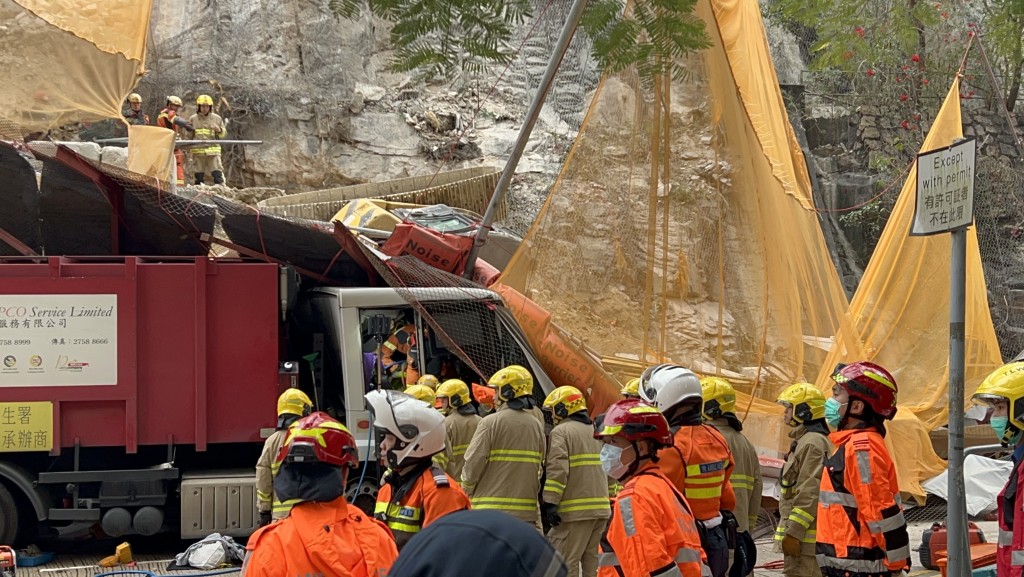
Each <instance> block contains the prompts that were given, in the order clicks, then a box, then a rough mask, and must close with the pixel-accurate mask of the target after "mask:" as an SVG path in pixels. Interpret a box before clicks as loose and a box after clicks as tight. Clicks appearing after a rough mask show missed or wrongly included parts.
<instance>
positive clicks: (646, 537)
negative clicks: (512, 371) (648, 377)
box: [594, 399, 710, 577]
mask: <svg viewBox="0 0 1024 577" xmlns="http://www.w3.org/2000/svg"><path fill="white" fill-rule="evenodd" d="M599 420H600V424H599V425H598V427H597V430H596V431H595V432H594V437H595V438H597V439H601V440H602V441H604V446H603V447H602V448H601V467H602V469H604V472H605V474H606V475H608V476H609V477H611V478H612V479H614V480H616V481H618V482H620V483H623V487H622V490H621V491H619V493H618V494H617V495H616V496H615V501H614V504H613V506H612V518H611V522H609V523H608V529H607V530H606V532H605V534H604V537H602V539H601V550H600V555H598V565H599V566H600V569H599V572H598V575H600V576H601V577H648V576H650V575H662V576H672V575H675V576H677V577H679V576H682V577H707V576H708V575H710V569H709V568H708V567H707V565H706V561H707V557H706V556H705V555H704V552H703V551H702V549H701V537H700V531H699V529H698V528H697V522H696V519H695V518H694V516H693V512H692V510H691V508H690V505H689V504H688V503H687V499H684V498H683V495H682V493H680V492H679V490H678V489H676V487H675V485H674V483H672V482H671V481H670V480H669V479H668V478H667V477H666V476H665V473H664V472H663V471H662V470H661V468H660V467H659V457H660V455H662V454H664V449H665V448H671V447H672V445H673V440H672V431H671V429H669V424H668V421H667V420H665V417H664V415H662V414H661V413H660V412H658V409H656V408H654V407H652V406H650V405H647V404H646V403H644V402H643V401H641V400H640V399H624V400H621V401H618V402H616V403H614V404H612V406H610V407H609V408H608V412H607V413H605V414H604V416H603V419H599ZM659 449H661V452H659Z"/></svg>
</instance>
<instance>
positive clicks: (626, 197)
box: [501, 0, 847, 450]
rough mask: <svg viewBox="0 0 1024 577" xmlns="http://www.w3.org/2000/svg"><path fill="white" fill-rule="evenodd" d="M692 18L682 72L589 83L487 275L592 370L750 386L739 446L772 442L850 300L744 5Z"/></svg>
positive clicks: (778, 446)
mask: <svg viewBox="0 0 1024 577" xmlns="http://www.w3.org/2000/svg"><path fill="white" fill-rule="evenodd" d="M697 10H698V14H699V15H700V17H701V18H702V19H703V20H704V22H705V23H706V25H707V26H706V27H707V31H708V34H709V36H710V37H711V41H712V44H713V46H712V48H710V49H707V50H704V51H701V52H700V53H698V54H695V55H694V56H693V57H691V58H690V59H689V60H688V61H686V62H685V66H686V67H687V68H688V70H689V72H690V74H689V77H688V78H687V79H685V80H682V81H671V80H670V79H667V78H665V79H662V80H661V81H660V82H656V83H655V86H644V85H643V83H641V82H640V81H639V80H638V79H637V77H636V76H635V74H632V73H631V72H626V73H623V74H619V75H614V76H609V77H607V78H605V79H604V80H603V81H602V83H601V85H600V86H599V88H598V89H597V91H596V92H595V94H593V95H592V101H591V105H590V108H589V111H588V114H587V117H586V119H585V121H584V124H583V126H582V129H581V132H580V134H579V136H578V137H577V139H576V141H575V144H574V146H573V149H572V151H571V153H570V155H569V157H568V159H567V160H566V163H565V165H564V167H563V170H562V172H561V175H560V177H559V179H558V181H557V183H556V184H555V186H554V188H553V189H552V191H551V193H550V195H549V197H548V199H547V201H546V203H545V205H544V206H543V208H542V210H541V213H540V215H539V216H538V218H537V220H536V222H535V223H534V225H533V227H532V228H531V230H530V231H529V233H528V234H527V236H526V239H525V241H524V243H523V245H522V248H521V249H520V250H519V251H518V252H517V254H516V255H515V256H514V257H513V259H512V262H511V263H510V264H509V266H508V268H507V269H506V271H505V274H504V275H503V277H502V279H501V282H502V283H504V284H505V285H506V286H507V287H511V288H513V289H516V290H517V291H519V292H521V293H523V294H524V295H525V296H526V297H527V298H529V299H531V300H532V301H534V302H535V303H537V304H538V305H539V306H540V307H542V309H546V311H548V312H550V314H551V318H550V326H553V327H556V328H557V331H558V332H559V333H560V334H562V335H563V336H564V338H563V339H562V340H563V341H566V342H570V343H576V344H577V345H582V347H581V348H582V349H584V350H589V351H591V352H592V354H590V355H584V356H589V357H591V358H598V359H602V360H603V361H605V366H606V367H607V366H610V365H611V364H616V365H617V366H621V365H622V364H623V363H624V362H626V361H629V360H631V361H632V362H634V363H635V364H636V365H640V366H642V365H646V364H650V363H654V362H658V361H661V360H665V361H668V360H671V361H673V362H678V363H681V364H684V365H687V366H690V367H692V368H693V369H694V370H696V371H697V372H700V373H703V374H719V375H722V376H726V377H728V378H730V379H731V380H732V381H733V383H734V384H735V385H736V386H737V388H738V389H739V390H741V391H742V392H744V393H747V394H752V397H749V396H745V397H744V398H743V399H742V401H741V403H740V405H742V406H741V407H740V409H741V412H742V413H744V416H745V417H746V419H747V429H748V430H749V431H750V436H751V438H752V439H755V441H756V442H758V444H760V445H761V446H763V447H766V448H770V449H775V450H783V449H785V448H786V447H787V446H788V439H786V438H785V435H784V433H785V432H786V431H785V427H784V425H783V424H782V423H781V419H780V418H779V416H778V412H777V409H778V407H777V406H776V405H774V400H775V398H776V395H777V394H778V392H779V391H780V390H781V389H782V388H783V387H784V386H786V385H789V384H791V383H793V382H796V381H800V380H810V379H813V378H814V377H815V376H817V374H818V372H819V369H820V367H821V366H822V364H823V363H824V361H825V356H826V352H827V350H828V348H829V347H830V345H831V342H832V338H833V336H834V335H835V334H836V332H837V330H838V328H839V319H840V316H841V315H842V313H843V312H844V311H845V310H846V307H847V300H846V296H845V294H844V293H843V290H842V288H841V285H840V282H839V278H838V275H837V273H836V270H835V267H834V266H833V264H832V261H831V259H830V256H829V252H828V250H827V248H826V245H825V242H824V238H823V235H822V232H821V229H820V227H819V225H818V222H817V218H818V216H817V213H816V212H815V211H814V210H813V208H814V207H813V200H812V194H811V186H810V182H809V178H808V175H807V172H806V163H805V161H804V158H803V154H802V153H801V151H800V148H799V146H798V144H797V141H796V138H795V136H794V134H793V131H792V128H791V126H790V124H789V121H788V119H787V115H786V111H785V107H784V104H783V100H782V95H781V92H780V90H779V87H778V82H777V81H776V75H775V70H774V67H773V65H772V61H771V58H770V56H769V49H768V45H767V40H766V36H765V31H764V27H763V23H762V22H761V14H760V12H759V9H758V6H757V3H755V2H740V1H738V0H702V1H701V2H699V3H698V9H697ZM666 111H667V112H668V113H667V114H666V113H665V112H666ZM501 290H506V289H501ZM512 308H513V310H515V311H516V313H517V314H518V315H519V318H520V321H521V323H522V324H524V326H528V327H529V326H538V325H540V324H542V323H539V322H538V321H537V319H533V318H529V312H530V310H531V308H530V307H526V306H513V307H512ZM545 322H546V321H545ZM528 332H529V331H528ZM549 332H550V331H549ZM545 344H546V343H545V342H533V345H534V347H535V348H537V349H540V355H541V356H542V357H544V356H545V351H546V350H547V348H549V347H545ZM613 357H614V360H615V363H608V362H607V361H608V360H609V359H610V358H613ZM624 359H625V361H624ZM564 364H568V363H564ZM577 365H581V364H580V363H577ZM587 370H589V369H587ZM549 372H550V371H549ZM617 376H618V377H619V378H620V379H623V378H624V377H625V376H626V375H623V374H618V375H617ZM606 382H607V381H606V380H605V379H604V378H596V379H595V378H593V377H591V382H590V384H591V390H590V391H589V392H590V394H591V397H592V398H593V397H598V398H601V399H605V398H607V397H609V396H614V394H610V393H613V392H612V391H607V390H605V389H607V388H608V387H609V385H607V384H605V383H606ZM559 384H561V383H559ZM614 393H615V394H617V391H616V392H614ZM598 404H600V403H598ZM747 413H749V415H748V414H747ZM754 415H757V416H754Z"/></svg>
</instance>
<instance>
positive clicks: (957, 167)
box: [910, 138, 975, 235]
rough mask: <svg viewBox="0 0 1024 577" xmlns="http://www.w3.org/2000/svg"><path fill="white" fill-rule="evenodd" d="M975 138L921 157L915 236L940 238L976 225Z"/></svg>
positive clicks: (913, 228) (919, 158) (918, 158)
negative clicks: (945, 233) (939, 236)
mask: <svg viewBox="0 0 1024 577" xmlns="http://www.w3.org/2000/svg"><path fill="white" fill-rule="evenodd" d="M974 156H975V141H974V139H973V138H970V139H966V140H961V141H959V142H957V143H956V144H953V145H951V146H948V147H946V148H940V149H939V150H931V151H928V152H924V153H921V154H919V155H917V205H916V206H915V207H914V223H913V226H912V227H911V229H910V234H912V235H928V234H938V233H941V232H949V231H951V230H956V229H958V228H963V227H966V226H970V224H971V223H972V222H973V221H974Z"/></svg>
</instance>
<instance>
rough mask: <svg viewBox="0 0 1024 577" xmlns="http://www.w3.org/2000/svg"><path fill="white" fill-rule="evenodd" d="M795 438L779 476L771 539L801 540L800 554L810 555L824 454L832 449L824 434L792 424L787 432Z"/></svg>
mask: <svg viewBox="0 0 1024 577" xmlns="http://www.w3.org/2000/svg"><path fill="white" fill-rule="evenodd" d="M789 436H790V437H792V438H795V439H796V441H794V442H793V448H792V450H790V452H789V455H787V456H786V465H785V466H784V467H783V468H782V476H781V478H780V479H779V486H780V488H781V493H782V498H781V499H780V500H779V514H780V516H781V517H780V519H779V526H778V528H776V529H775V540H776V541H782V539H783V538H784V537H786V536H787V535H788V536H790V537H793V538H794V539H797V540H799V541H800V543H801V546H800V547H801V552H802V553H803V554H804V555H814V544H815V542H816V541H817V534H818V530H817V528H818V523H817V518H818V492H819V491H820V490H821V471H822V467H824V465H823V463H824V460H825V457H827V456H828V455H829V454H830V453H831V452H832V444H831V443H829V441H828V437H827V436H826V435H824V434H823V433H820V432H818V431H808V430H807V429H806V428H804V427H803V426H800V427H796V428H794V429H793V431H791V432H790V434H789Z"/></svg>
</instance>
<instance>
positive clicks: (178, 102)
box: [167, 96, 181, 106]
mask: <svg viewBox="0 0 1024 577" xmlns="http://www.w3.org/2000/svg"><path fill="white" fill-rule="evenodd" d="M167 102H168V103H170V104H173V105H175V106H181V99H180V98H178V97H177V96H168V97H167Z"/></svg>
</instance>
